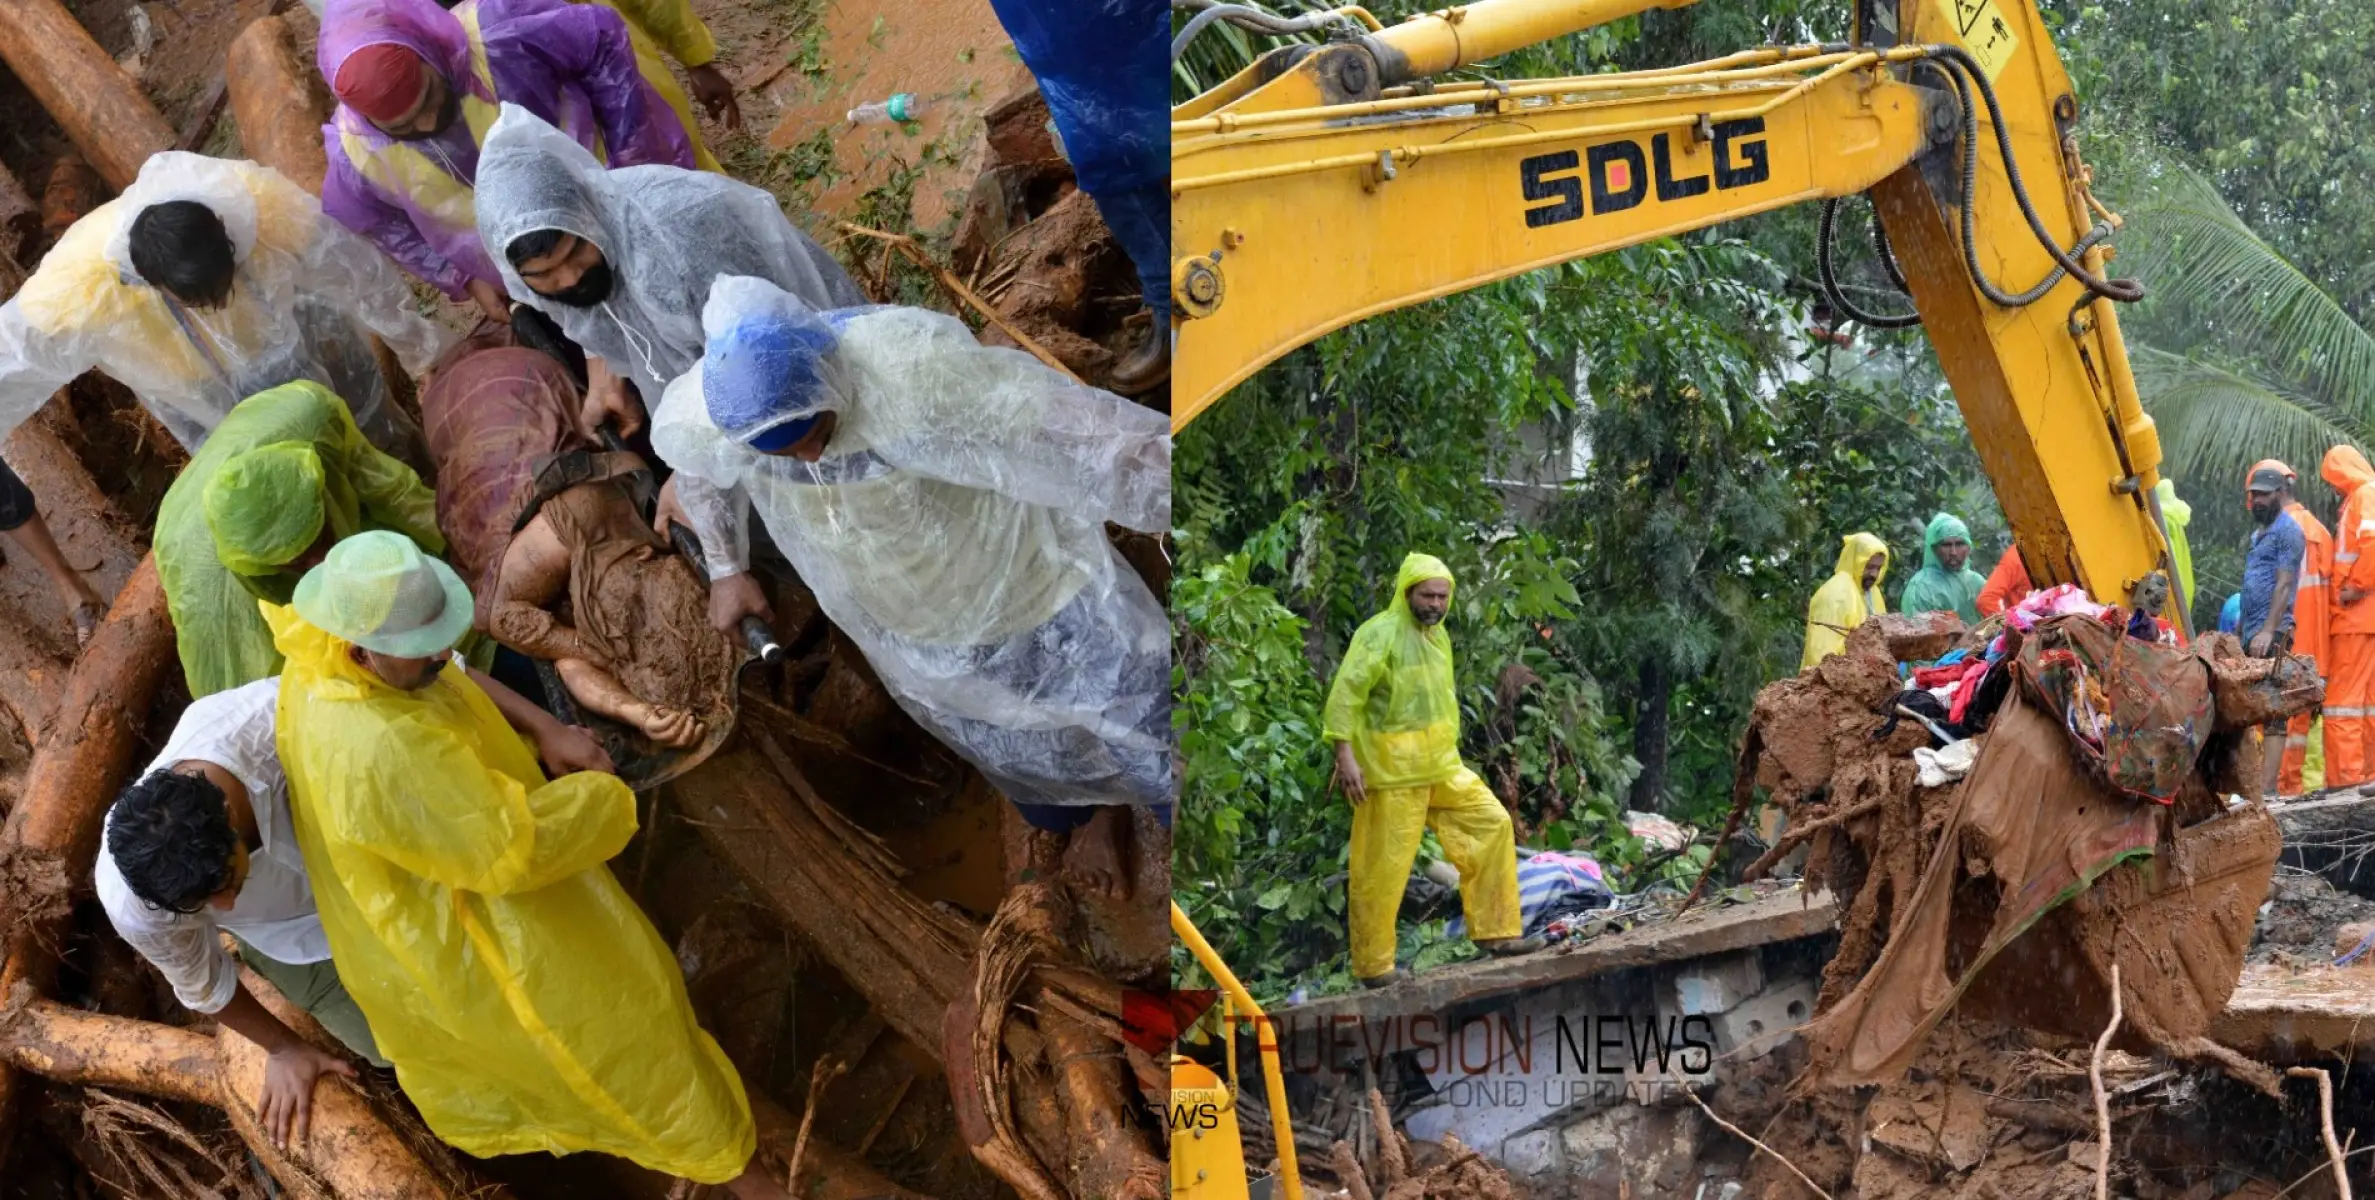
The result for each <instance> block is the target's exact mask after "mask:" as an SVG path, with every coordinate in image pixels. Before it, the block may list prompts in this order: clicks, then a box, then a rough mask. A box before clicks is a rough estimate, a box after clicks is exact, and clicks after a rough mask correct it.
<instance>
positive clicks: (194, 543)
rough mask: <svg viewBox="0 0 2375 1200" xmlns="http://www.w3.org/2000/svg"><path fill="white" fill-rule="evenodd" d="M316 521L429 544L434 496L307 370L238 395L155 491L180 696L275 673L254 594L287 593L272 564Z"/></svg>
mask: <svg viewBox="0 0 2375 1200" xmlns="http://www.w3.org/2000/svg"><path fill="white" fill-rule="evenodd" d="M325 526H326V527H327V528H328V529H329V530H330V531H331V532H332V533H333V534H335V535H336V536H337V537H341V538H344V537H347V536H349V535H351V534H356V533H360V532H362V531H363V530H366V529H393V530H395V531H397V532H399V533H402V534H404V535H406V536H407V537H410V538H411V539H412V540H413V541H415V542H417V543H419V544H420V546H421V548H422V549H424V550H427V551H429V552H430V553H432V554H434V553H437V552H438V551H441V550H443V549H444V548H445V539H444V538H443V537H441V536H439V535H438V532H437V501H436V497H435V496H433V495H431V494H430V491H429V489H428V487H427V486H426V485H424V484H422V483H421V480H420V476H418V475H415V474H413V471H412V468H411V467H408V466H405V465H404V464H403V463H401V462H398V461H396V460H395V459H394V458H391V457H389V456H388V455H386V454H383V453H381V452H380V451H378V450H377V449H374V448H373V447H372V446H371V444H370V443H369V442H366V441H364V440H363V436H362V434H361V433H360V432H358V431H357V430H356V429H355V422H354V418H353V417H352V416H350V415H348V413H347V409H346V403H345V402H344V401H342V400H340V399H339V398H338V397H336V396H334V395H332V394H330V390H329V389H328V388H325V387H323V386H322V385H320V384H318V383H315V382H313V381H311V380H300V381H298V382H296V383H289V384H283V385H281V386H280V387H276V388H273V389H271V390H269V391H265V392H258V393H257V394H255V395H253V396H250V397H248V398H247V399H246V400H244V401H241V402H240V404H239V406H238V407H237V408H234V409H232V410H231V415H230V416H227V417H225V418H223V423H222V424H221V425H219V426H217V427H216V429H215V434H214V436H213V437H211V438H209V439H207V442H206V445H205V447H204V448H203V449H201V450H199V451H198V453H196V454H194V455H192V456H191V457H190V465H189V466H187V467H185V468H183V469H182V472H181V474H180V475H179V476H178V477H176V478H175V479H174V481H173V486H172V487H171V488H169V489H167V490H166V492H165V504H164V507H163V508H161V509H159V510H158V513H157V531H156V536H155V539H154V541H153V545H154V546H155V548H156V554H157V578H158V580H159V582H161V583H162V584H163V585H164V588H165V604H166V608H167V610H168V611H170V612H171V613H172V614H173V627H174V628H175V629H177V630H179V631H181V636H180V637H178V638H176V639H174V640H175V645H176V647H177V648H178V649H179V650H180V652H181V668H182V673H183V674H184V675H185V676H187V677H188V679H189V682H190V695H191V697H192V698H196V697H199V696H208V695H212V694H214V693H216V692H220V691H227V690H229V689H231V688H235V687H238V686H240V685H241V684H246V683H253V682H254V681H256V680H258V679H263V678H266V677H269V676H272V675H277V674H279V673H280V651H278V650H276V649H274V648H273V646H272V630H271V629H269V628H267V627H266V626H265V624H264V618H263V616H262V614H261V613H259V612H258V611H257V608H256V601H257V600H259V599H263V600H270V601H272V602H274V603H277V604H285V603H287V602H288V599H289V594H290V592H291V590H292V589H294V588H295V587H296V586H297V577H298V575H299V574H300V572H297V571H291V570H284V569H283V567H282V565H281V564H284V563H287V562H289V561H291V560H293V559H295V558H296V557H297V556H299V555H301V554H303V553H304V552H305V551H306V549H307V548H309V547H311V546H312V545H313V542H314V539H315V538H316V537H318V536H319V535H320V533H321V532H322V530H323V528H324V527H325Z"/></svg>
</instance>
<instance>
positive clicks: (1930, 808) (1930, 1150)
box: [1734, 605, 2350, 1198]
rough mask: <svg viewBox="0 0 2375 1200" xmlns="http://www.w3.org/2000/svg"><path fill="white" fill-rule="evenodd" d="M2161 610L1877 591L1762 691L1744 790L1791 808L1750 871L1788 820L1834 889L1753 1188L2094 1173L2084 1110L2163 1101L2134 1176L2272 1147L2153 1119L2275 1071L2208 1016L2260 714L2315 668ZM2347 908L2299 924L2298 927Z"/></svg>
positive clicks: (2241, 889) (2209, 1182)
mask: <svg viewBox="0 0 2375 1200" xmlns="http://www.w3.org/2000/svg"><path fill="white" fill-rule="evenodd" d="M2152 633H2153V631H2152V630H2151V628H2150V627H2149V626H2147V625H2146V624H2144V623H2141V622H2134V621H2132V619H2131V614H2128V613H2125V612H2123V611H2120V610H2117V609H2103V608H2099V607H2095V606H2091V605H2089V606H2086V607H2085V609H2084V610H2083V611H2077V610H2068V609H2067V608H2066V609H2065V611H2060V612H2035V611H2032V612H2029V613H2026V614H2020V615H2017V616H2015V618H2014V619H2012V620H2007V619H2005V618H2002V617H1999V618H1994V619H1991V620H1990V621H1989V622H1987V623H1986V624H1983V625H1982V626H1980V627H1979V628H1978V629H1976V630H1970V631H1966V630H1965V629H1964V628H1963V627H1962V624H1961V622H1960V621H1958V620H1956V619H1955V618H1954V617H1953V616H1952V615H1951V614H1943V613H1932V614H1923V615H1921V616H1919V617H1902V616H1899V617H1883V618H1877V619H1875V620H1873V621H1870V622H1867V623H1866V624H1864V625H1863V626H1862V627H1860V628H1859V629H1857V630H1856V631H1855V633H1854V634H1853V635H1852V636H1851V637H1850V638H1849V640H1848V644H1847V648H1846V650H1845V651H1844V652H1843V653H1841V654H1837V655H1834V656H1832V657H1830V658H1828V659H1826V660H1824V661H1823V662H1822V663H1820V664H1818V665H1817V666H1816V667H1814V668H1813V669H1811V670H1808V671H1806V672H1804V673H1802V674H1800V675H1799V676H1797V677H1796V678H1793V679H1787V680H1783V681H1780V682H1777V683H1775V684H1772V685H1770V686H1768V687H1767V688H1766V689H1765V690H1764V691H1763V692H1762V693H1761V694H1760V695H1759V697H1758V699H1757V703H1756V707H1755V710H1754V714H1753V716H1752V720H1751V727H1750V731H1749V733H1748V736H1747V739H1746V741H1745V743H1744V746H1743V755H1742V762H1741V778H1740V785H1739V791H1738V798H1739V799H1740V800H1741V801H1742V803H1743V804H1745V801H1746V799H1747V796H1748V794H1749V792H1750V788H1751V785H1752V784H1753V785H1755V786H1759V787H1763V788H1765V789H1768V790H1769V792H1770V795H1771V799H1772V802H1773V803H1774V804H1775V805H1777V806H1778V807H1779V808H1780V810H1781V811H1782V813H1783V814H1785V816H1786V820H1787V828H1786V830H1785V832H1783V833H1782V834H1781V836H1780V837H1779V838H1777V839H1776V841H1775V844H1774V845H1773V846H1772V847H1771V848H1770V850H1768V852H1767V853H1766V854H1765V855H1764V856H1763V857H1762V858H1761V859H1760V860H1759V861H1758V862H1757V863H1756V864H1754V865H1753V866H1752V867H1751V868H1750V870H1749V874H1750V876H1752V877H1753V876H1755V875H1757V874H1759V873H1762V872H1763V871H1765V870H1768V869H1770V868H1771V867H1772V866H1773V865H1775V864H1776V863H1778V862H1780V861H1782V860H1783V859H1785V858H1786V857H1788V856H1790V855H1791V854H1792V853H1793V852H1794V851H1795V850H1796V849H1797V848H1798V847H1800V846H1804V847H1805V848H1806V852H1805V864H1804V872H1805V877H1806V882H1807V886H1808V887H1809V889H1811V890H1828V891H1829V892H1831V893H1832V894H1833V895H1835V896H1838V897H1839V898H1840V899H1841V900H1842V901H1843V902H1844V904H1845V910H1844V916H1843V918H1842V921H1841V929H1840V941H1839V945H1838V948H1837V951H1836V952H1835V953H1834V954H1833V956H1832V958H1831V960H1830V962H1829V964H1828V965H1827V967H1826V968H1825V970H1824V973H1823V986H1822V990H1821V995H1820V999H1819V1001H1818V1003H1817V1006H1816V1014H1815V1017H1814V1019H1813V1020H1812V1021H1811V1022H1809V1023H1808V1025H1807V1026H1806V1028H1805V1029H1804V1031H1803V1033H1804V1035H1805V1039H1806V1051H1807V1066H1806V1069H1805V1071H1804V1072H1803V1073H1802V1074H1801V1075H1800V1077H1799V1078H1798V1079H1797V1081H1796V1083H1795V1085H1794V1086H1793V1088H1792V1089H1791V1094H1792V1099H1791V1101H1790V1103H1789V1104H1788V1105H1787V1106H1786V1107H1785V1108H1784V1109H1783V1110H1782V1111H1780V1112H1778V1113H1775V1114H1770V1118H1771V1123H1770V1124H1769V1125H1768V1126H1767V1127H1766V1129H1765V1132H1764V1134H1763V1139H1764V1141H1765V1142H1766V1143H1767V1144H1768V1145H1769V1146H1770V1147H1771V1149H1772V1151H1773V1153H1772V1154H1770V1155H1767V1154H1760V1155H1759V1156H1758V1161H1757V1163H1756V1165H1755V1166H1754V1167H1753V1168H1752V1170H1751V1174H1750V1177H1749V1190H1750V1192H1751V1194H1756V1195H1767V1196H1786V1195H1808V1194H1812V1193H1810V1192H1809V1191H1808V1190H1807V1188H1808V1187H1809V1185H1811V1186H1813V1187H1818V1188H1820V1189H1822V1190H1823V1191H1824V1192H1826V1193H1829V1192H1836V1191H1839V1190H1841V1189H1845V1188H1848V1187H1853V1188H1854V1190H1855V1194H1856V1195H1859V1196H1862V1197H1866V1198H1870V1197H1876V1196H1907V1197H1910V1196H1916V1195H1923V1196H1927V1195H1972V1196H2001V1197H2015V1196H2022V1197H2025V1196H2038V1197H2043V1196H2053V1195H2079V1194H2087V1193H2088V1192H2090V1191H2091V1190H2092V1184H2093V1182H2094V1180H2095V1178H2096V1176H2097V1174H2098V1172H2099V1171H2100V1170H2101V1169H2103V1168H2102V1164H2101V1163H2099V1162H2098V1156H2097V1154H2096V1149H2097V1148H2098V1146H2099V1143H2100V1140H2101V1135H2100V1134H2099V1133H2098V1127H2099V1126H2100V1125H2102V1124H2103V1123H2104V1121H2105V1119H2106V1118H2105V1117H2104V1116H2099V1115H2098V1110H2103V1111H2106V1112H2107V1113H2108V1114H2109V1116H2110V1118H2111V1119H2113V1123H2114V1124H2118V1123H2119V1122H2120V1121H2124V1120H2125V1114H2128V1113H2132V1112H2137V1111H2142V1110H2144V1109H2146V1108H2150V1109H2151V1110H2152V1111H2153V1112H2154V1113H2155V1115H2154V1116H2153V1118H2152V1126H2153V1128H2154V1129H2155V1130H2157V1131H2159V1132H2156V1133H2153V1134H2147V1133H2145V1132H2142V1131H2126V1130H2125V1129H2124V1127H2123V1130H2122V1132H2121V1133H2119V1134H2116V1135H2115V1139H2116V1140H2117V1141H2118V1142H2119V1144H2120V1153H2119V1154H2118V1155H2116V1156H2114V1157H2116V1158H2118V1160H2119V1161H2120V1162H2121V1163H2122V1164H2124V1165H2123V1166H2122V1167H2121V1173H2122V1174H2123V1175H2125V1176H2130V1178H2127V1179H2126V1180H2125V1184H2126V1186H2127V1187H2128V1189H2129V1190H2130V1193H2131V1194H2135V1195H2140V1196H2160V1195H2169V1196H2179V1195H2183V1196H2194V1195H2203V1196H2207V1195H2212V1194H2219V1195H2224V1194H2229V1191H2230V1190H2231V1188H2229V1187H2217V1186H2215V1184H2216V1180H2215V1179H2214V1178H2213V1177H2214V1176H2215V1175H2216V1174H2217V1172H2218V1170H2219V1169H2221V1167H2222V1163H2221V1161H2220V1160H2219V1158H2218V1157H2217V1154H2216V1153H2213V1152H2212V1151H2214V1150H2220V1149H2221V1148H2223V1151H2224V1152H2226V1153H2229V1154H2231V1155H2232V1156H2233V1157H2232V1158H2231V1159H2230V1160H2229V1161H2230V1162H2241V1161H2245V1160H2246V1159H2248V1160H2249V1161H2252V1162H2262V1161H2267V1159H2266V1155H2265V1154H2263V1153H2256V1152H2255V1153H2248V1154H2245V1153H2242V1152H2240V1151H2239V1150H2237V1148H2236V1147H2233V1146H2231V1145H2227V1144H2226V1143H2225V1142H2219V1141H2216V1140H2215V1139H2210V1138H2206V1137H2203V1136H2200V1134H2199V1131H2196V1134H2195V1135H2194V1136H2193V1138H2192V1140H2191V1142H2188V1141H2187V1140H2186V1138H2184V1137H2179V1136H2174V1135H2172V1134H2170V1133H2169V1129H2170V1128H2173V1127H2175V1126H2178V1125H2183V1124H2184V1123H2185V1122H2187V1121H2200V1120H2202V1118H2203V1114H2201V1113H2198V1112H2195V1111H2194V1107H2193V1106H2194V1101H2195V1099H2196V1098H2198V1097H2200V1096H2203V1095H2207V1094H2209V1093H2210V1092H2212V1091H2216V1092H2219V1093H2220V1094H2221V1095H2227V1094H2228V1093H2229V1092H2231V1091H2232V1090H2234V1089H2235V1086H2236V1083H2240V1084H2241V1085H2244V1086H2247V1087H2248V1088H2249V1089H2250V1090H2253V1091H2257V1092H2259V1093H2261V1094H2263V1095H2264V1096H2267V1097H2281V1096H2282V1095H2283V1094H2284V1089H2283V1085H2282V1082H2281V1079H2280V1077H2279V1076H2278V1074H2277V1073H2276V1072H2275V1071H2274V1070H2272V1069H2271V1068H2269V1067H2268V1066H2266V1065H2264V1064H2262V1063H2259V1062H2255V1061H2253V1060H2251V1059H2249V1058H2247V1057H2245V1056H2244V1055H2242V1054H2240V1053H2237V1052H2236V1051H2234V1050H2232V1049H2230V1048H2228V1047H2226V1046H2223V1045H2221V1044H2219V1043H2218V1042H2216V1041H2214V1040H2212V1038H2211V1036H2210V1035H2211V1033H2212V1029H2213V1025H2214V1024H2215V1023H2216V1022H2217V1021H2218V1019H2219V1017H2220V1016H2221V1014H2222V1012H2223V1010H2224V1009H2225V1006H2226V1005H2227V1002H2228V1000H2229V998H2230V996H2231V995H2232V994H2233V993H2234V991H2235V989H2236V985H2237V980H2238V978H2239V976H2240V975H2241V972H2242V967H2243V964H2244V960H2245V956H2246V953H2247V952H2248V951H2250V949H2251V947H2252V943H2253V941H2254V936H2255V932H2257V931H2258V929H2259V926H2260V921H2259V917H2260V909H2261V902H2262V901H2263V899H2265V898H2266V897H2267V895H2268V890H2269V881H2270V878H2271V875H2272V873H2273V870H2274V868H2275V865H2276V860H2277V857H2278V854H2279V851H2280V849H2281V842H2280V834H2279V832H2278V828H2277V824H2276V821H2275V819H2274V818H2273V817H2272V816H2271V815H2270V814H2269V812H2268V810H2267V809H2266V807H2265V805H2264V804H2263V803H2262V802H2261V797H2260V795H2259V779H2260V777H2261V760H2260V757H2259V745H2258V734H2257V732H2256V730H2257V727H2258V726H2259V725H2261V724H2262V723H2264V722H2267V721H2270V720H2276V719H2281V718H2283V717H2287V716H2290V715H2291V714H2292V713H2295V712H2299V711H2304V710H2306V709H2308V708H2310V707H2313V706H2314V705H2315V704H2317V703H2318V701H2319V700H2320V699H2321V695H2320V691H2319V689H2318V687H2317V685H2316V678H2315V675H2314V672H2313V671H2312V670H2310V669H2309V667H2308V664H2307V663H2306V661H2305V660H2279V661H2275V662H2269V661H2264V660H2253V659H2248V658H2246V657H2245V656H2243V654H2242V653H2241V650H2240V647H2239V646H2237V645H2236V644H2235V642H2234V640H2233V639H2232V638H2231V637H2226V636H2224V635H2210V636H2208V637H2205V638H2202V639H2200V640H2198V641H2197V642H2196V643H2195V644H2194V645H2193V646H2192V647H2190V648H2182V647H2177V646H2175V645H2172V644H2168V643H2167V640H2166V639H2156V638H2154V637H2153V636H2152ZM2139 634H2141V635H2142V636H2137V635H2139ZM1941 660H1943V662H1941ZM1900 664H1908V667H1907V668H1906V669H1902V670H1901V669H1900ZM1933 664H1940V665H1933ZM1941 682H1943V683H1944V684H1945V685H1946V686H1944V687H1936V686H1935V685H1937V684H1939V683H1941ZM1735 820H1737V814H1735ZM2320 882H2322V881H2320ZM2296 890H2298V891H2303V892H2306V891H2307V890H2309V889H2308V887H2307V885H2296V884H2292V883H2289V882H2288V883H2287V885H2286V887H2285V889H2284V893H2280V895H2281V894H2285V893H2290V892H2293V891H2296ZM2313 902H2314V898H2312V897H2308V896H2306V895H2304V896H2303V897H2302V900H2301V902H2300V904H2301V906H2302V907H2304V908H2307V907H2309V906H2310V905H2311V904H2313ZM2342 907H2344V908H2347V907H2349V906H2342ZM2348 915H2350V914H2348V913H2346V912H2342V911H2336V906H2333V905H2327V906H2325V907H2324V908H2323V909H2320V910H2318V912H2317V913H2315V914H2312V913H2309V912H2303V913H2302V914H2301V915H2300V916H2299V917H2298V918H2295V919H2293V920H2292V921H2291V924H2293V925H2298V926H2300V929H2299V930H2297V931H2292V932H2294V933H2295V934H2296V935H2297V936H2299V937H2301V938H2302V939H2303V940H2305V941H2309V942H2311V943H2313V944H2312V945H2311V951H2310V952H2311V953H2315V952H2317V949H2318V947H2316V946H2315V945H2314V943H2315V942H2316V941H2319V940H2322V941H2324V942H2326V943H2327V944H2328V945H2330V944H2331V941H2332V939H2333V937H2334V936H2335V934H2336V932H2337V930H2338V927H2339V925H2340V924H2341V921H2342V918H2344V917H2346V916H2348ZM2329 917H2330V918H2333V919H2332V920H2330V921H2329V920H2328V919H2327V918H2329ZM2329 925H2331V926H2332V927H2328V926H2329ZM2146 1056H2152V1057H2150V1058H2148V1057H2146ZM2187 1060H2192V1062H2193V1063H2198V1064H2203V1065H2202V1066H2193V1065H2188V1063H2187ZM2210 1068H2215V1069H2210ZM2090 1072H2091V1074H2092V1076H2093V1077H2099V1078H2100V1079H2101V1081H2102V1082H2101V1084H2100V1085H2099V1086H2098V1085H2096V1084H2093V1083H2091V1082H2090ZM2222 1073H2223V1075H2225V1076H2227V1077H2230V1078H2231V1080H2233V1081H2235V1083H2230V1082H2228V1081H2227V1080H2223V1079H2221V1078H2220V1075H2221V1074H2222ZM1875 1087H1876V1088H1877V1091H1874V1090H1872V1089H1873V1088H1875ZM2090 1093H2091V1094H2090ZM2229 1098H2230V1100H2231V1096H2229ZM2099 1099H2100V1100H2102V1101H2103V1102H2102V1103H2098V1100H2099ZM2106 1103H2108V1105H2109V1107H2108V1109H2105V1104H2106ZM1734 1119H1735V1120H1736V1121H1737V1120H1739V1117H1738V1116H1737V1115H1736V1116H1735V1117H1734ZM2308 1127H2309V1129H2310V1130H2311V1131H2312V1133H2313V1134H2314V1131H2315V1130H2316V1129H2317V1127H2318V1122H2317V1121H2316V1119H2315V1118H2314V1117H2313V1118H2312V1119H2311V1121H2310V1123H2309V1126H2308ZM1752 1128H1753V1126H1752ZM2161 1136H2169V1137H2170V1138H2171V1140H2170V1141H2169V1143H2168V1145H2167V1146H2166V1147H2158V1146H2156V1148H2155V1149H2153V1150H2151V1151H2150V1152H2149V1153H2148V1152H2146V1151H2145V1150H2144V1149H2142V1148H2141V1146H2140V1145H2139V1141H2138V1140H2139V1139H2144V1138H2147V1137H2161ZM2311 1140H2312V1141H2314V1140H2315V1139H2314V1137H2312V1139H2311ZM2189 1145H2190V1146H2192V1147H2193V1148H2194V1150H2195V1151H2197V1152H2194V1153H2188V1152H2187V1151H2186V1147H2187V1146H2189ZM2258 1149H2260V1150H2264V1149H2265V1147H2260V1148H2258ZM2139 1155H2141V1156H2142V1158H2143V1160H2145V1161H2150V1162H2151V1164H2152V1166H2151V1168H2150V1169H2149V1170H2147V1169H2145V1168H2144V1167H2142V1166H2139V1165H2137V1163H2138V1162H2139V1158H2138V1156H2139ZM1801 1173H1802V1175H1801ZM2173 1181H2182V1182H2173ZM2169 1188H2174V1189H2175V1190H2168V1189H2169ZM2271 1194H2272V1192H2271Z"/></svg>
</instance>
